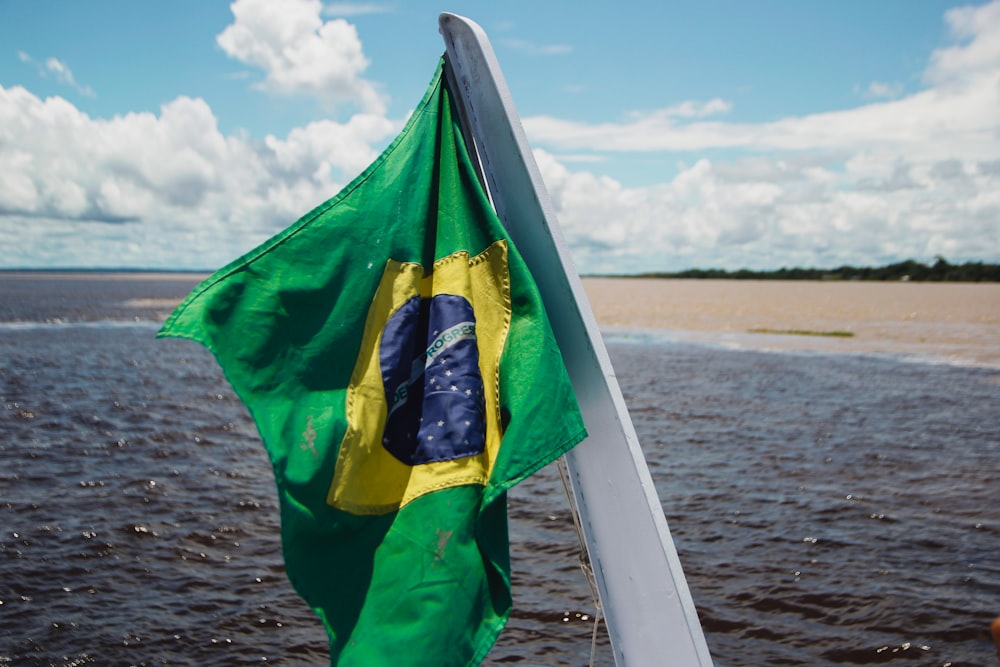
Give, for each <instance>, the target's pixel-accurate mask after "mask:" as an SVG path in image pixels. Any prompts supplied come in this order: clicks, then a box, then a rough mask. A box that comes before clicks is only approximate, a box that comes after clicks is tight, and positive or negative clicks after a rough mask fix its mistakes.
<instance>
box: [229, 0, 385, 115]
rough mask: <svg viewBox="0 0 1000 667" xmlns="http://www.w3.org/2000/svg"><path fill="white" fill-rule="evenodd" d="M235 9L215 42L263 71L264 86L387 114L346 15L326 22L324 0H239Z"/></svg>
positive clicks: (368, 111)
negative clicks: (367, 77) (345, 17)
mask: <svg viewBox="0 0 1000 667" xmlns="http://www.w3.org/2000/svg"><path fill="white" fill-rule="evenodd" d="M231 9H232V12H233V16H234V17H235V18H234V21H233V23H232V24H231V25H229V26H227V27H226V29H225V30H223V31H222V32H221V33H220V34H219V35H218V37H217V38H216V41H217V42H218V44H219V46H220V47H222V50H223V51H225V52H226V54H228V55H229V56H231V57H232V58H235V59H236V60H239V61H240V62H242V63H244V64H246V65H249V66H252V67H256V68H259V69H261V70H263V71H264V74H265V78H264V80H263V81H261V82H260V83H259V84H258V85H259V87H260V88H262V89H263V90H266V91H268V92H272V93H278V94H302V95H309V96H313V97H316V98H318V99H321V100H324V101H326V102H327V103H329V104H330V105H332V106H335V107H339V106H343V105H349V106H360V108H361V109H362V110H363V111H365V112H367V113H373V114H382V113H385V100H384V99H383V96H382V95H381V94H380V93H379V92H378V90H377V89H376V87H375V86H374V85H373V84H372V83H371V82H370V81H368V80H366V79H365V78H363V76H362V75H363V73H364V71H365V69H366V68H367V67H368V58H366V57H365V55H364V52H363V50H362V47H361V40H360V39H359V38H358V32H357V29H356V28H355V27H354V26H353V25H352V24H350V23H348V22H347V21H345V20H344V19H334V20H331V21H324V20H323V18H322V13H323V5H322V3H320V1H319V0H280V1H275V0H236V2H234V3H233V4H232V5H231Z"/></svg>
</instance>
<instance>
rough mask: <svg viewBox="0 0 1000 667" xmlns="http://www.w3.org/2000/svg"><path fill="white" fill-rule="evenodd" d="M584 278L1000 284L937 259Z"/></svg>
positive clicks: (982, 267) (999, 271) (973, 267)
mask: <svg viewBox="0 0 1000 667" xmlns="http://www.w3.org/2000/svg"><path fill="white" fill-rule="evenodd" d="M586 277H588V278H654V279H655V278H666V279H670V280H691V279H695V280H706V279H708V280H819V281H837V280H849V281H866V282H941V283H983V282H1000V264H985V263H983V262H966V263H964V264H951V263H950V262H948V260H946V259H945V258H944V257H938V258H937V261H936V262H935V263H934V264H933V265H928V264H922V263H920V262H918V261H916V260H913V259H908V260H906V261H905V262H897V263H896V264H887V265H886V266H879V267H868V266H864V267H856V266H841V267H837V268H835V269H803V268H794V269H789V268H781V269H777V270H774V271H752V270H750V269H738V270H736V271H728V270H726V269H688V270H686V271H674V272H664V271H655V272H648V273H640V274H622V275H597V274H595V275H588V276H586Z"/></svg>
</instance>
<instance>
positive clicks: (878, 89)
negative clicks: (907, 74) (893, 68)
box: [858, 81, 903, 100]
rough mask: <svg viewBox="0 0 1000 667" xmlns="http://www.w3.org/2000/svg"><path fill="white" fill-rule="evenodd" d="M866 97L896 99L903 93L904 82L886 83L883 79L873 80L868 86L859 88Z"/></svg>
mask: <svg viewBox="0 0 1000 667" xmlns="http://www.w3.org/2000/svg"><path fill="white" fill-rule="evenodd" d="M858 92H860V93H861V94H862V95H863V96H864V97H866V98H869V99H888V100H892V99H896V98H897V97H899V96H900V95H902V94H903V84H901V83H884V82H882V81H872V82H871V83H869V84H868V87H866V88H864V89H863V90H861V89H860V88H859V89H858Z"/></svg>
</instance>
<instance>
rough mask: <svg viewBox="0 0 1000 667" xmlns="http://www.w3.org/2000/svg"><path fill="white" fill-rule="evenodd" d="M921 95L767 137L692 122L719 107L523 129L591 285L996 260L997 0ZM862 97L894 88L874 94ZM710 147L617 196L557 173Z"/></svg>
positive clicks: (931, 74)
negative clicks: (687, 273)
mask: <svg viewBox="0 0 1000 667" xmlns="http://www.w3.org/2000/svg"><path fill="white" fill-rule="evenodd" d="M945 19H946V22H947V23H948V25H949V27H950V30H951V34H952V35H953V37H954V39H955V40H956V43H955V44H953V45H951V46H949V47H947V48H943V49H940V50H938V51H935V52H934V54H933V55H932V57H931V58H930V61H929V63H928V66H927V69H926V71H925V76H924V80H925V81H926V82H927V84H928V85H927V87H926V88H925V89H924V90H921V91H919V92H916V93H914V94H912V95H908V96H905V97H901V98H900V99H895V100H890V101H882V102H878V103H870V104H866V105H864V106H859V107H857V108H854V109H846V110H840V111H832V112H826V113H818V114H811V115H806V116H798V117H789V118H784V119H781V120H778V121H774V122H769V123H727V122H721V121H715V120H711V121H710V120H705V119H704V117H705V116H707V115H708V114H711V113H718V112H726V111H729V110H730V108H729V105H728V103H726V102H724V101H723V100H711V101H709V102H706V103H703V104H700V103H698V102H694V101H686V102H682V103H680V104H676V105H673V106H671V107H668V108H665V109H660V110H657V111H652V112H642V113H635V114H631V115H629V116H628V117H626V119H625V120H624V121H623V122H605V123H583V122H578V121H569V120H563V119H558V118H552V117H533V118H526V119H525V120H524V125H525V127H526V130H527V131H528V134H529V137H530V138H531V139H532V141H533V143H535V144H536V145H538V146H542V147H545V149H546V150H540V151H537V155H538V161H539V164H540V167H541V169H542V173H543V177H544V179H545V180H546V183H547V184H548V185H549V187H550V188H551V189H552V191H553V195H554V200H555V204H556V209H557V213H558V215H559V218H560V220H561V222H562V224H563V227H564V229H565V232H566V236H567V238H568V239H569V241H570V244H571V245H572V247H573V248H574V251H575V253H576V255H577V257H578V260H579V261H578V264H579V265H580V266H581V267H583V268H584V269H585V270H589V271H616V270H617V271H622V270H677V269H682V268H688V267H693V266H702V267H707V266H722V267H726V268H738V267H744V266H746V267H753V268H778V267H779V266H781V265H801V266H836V265H840V264H845V263H850V264H874V263H881V262H886V261H896V260H899V259H903V258H906V257H915V258H922V259H930V258H933V256H934V255H935V254H943V255H945V256H947V257H948V258H949V259H954V260H975V259H986V260H991V261H995V259H996V257H998V256H1000V194H998V193H1000V168H998V167H997V166H996V165H997V164H1000V2H996V1H995V2H993V3H991V4H988V5H983V6H978V7H967V8H960V9H955V10H951V11H949V12H948V13H947V14H946V15H945ZM867 93H868V94H870V95H872V96H876V97H883V98H885V97H894V96H898V95H899V94H901V93H902V88H901V87H897V86H895V85H890V84H881V83H874V84H872V85H871V86H869V88H868V90H867ZM713 149H725V150H726V151H727V152H728V153H729V154H733V153H735V155H736V156H737V157H736V158H735V159H734V158H732V157H729V158H727V159H718V158H715V159H713V160H708V159H704V158H703V159H699V160H697V161H696V162H695V164H693V165H690V166H688V165H681V167H680V168H679V172H678V174H677V175H676V176H675V177H674V178H673V179H672V180H670V181H668V182H665V183H662V184H660V185H657V186H653V187H647V188H634V189H629V188H626V187H624V186H622V185H621V184H620V183H618V182H617V181H614V180H611V179H607V178H601V177H599V176H596V175H594V174H590V173H586V172H575V173H574V172H570V171H569V170H568V169H567V168H566V167H565V166H564V164H563V163H565V162H568V161H567V160H560V159H557V158H556V157H554V156H553V154H552V151H585V152H586V154H588V155H601V154H605V155H606V154H609V153H625V152H654V151H660V152H671V151H678V152H681V151H682V152H686V153H694V154H695V155H698V154H705V152H706V151H709V150H713Z"/></svg>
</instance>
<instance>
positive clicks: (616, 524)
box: [439, 13, 712, 667]
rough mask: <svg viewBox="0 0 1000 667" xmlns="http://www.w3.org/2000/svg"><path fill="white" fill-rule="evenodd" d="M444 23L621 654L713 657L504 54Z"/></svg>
mask: <svg viewBox="0 0 1000 667" xmlns="http://www.w3.org/2000/svg"><path fill="white" fill-rule="evenodd" d="M439 26H440V31H441V34H442V36H443V37H444V41H445V45H446V48H447V61H448V66H449V67H450V68H451V70H452V71H451V73H450V76H451V77H452V81H453V82H454V84H456V85H455V86H454V88H455V89H454V91H453V92H454V94H455V95H456V96H457V97H459V98H460V99H461V105H462V107H463V110H464V114H465V120H466V121H467V123H468V126H467V128H466V130H467V134H471V137H472V143H471V144H470V146H469V148H470V152H473V150H474V152H475V153H478V159H479V162H480V165H481V168H482V174H483V177H484V178H485V181H486V185H487V188H488V190H489V193H490V196H491V198H492V200H493V205H494V207H495V208H496V212H497V215H498V216H499V217H500V219H501V221H503V224H504V226H505V227H506V228H507V231H508V233H509V234H510V237H511V239H512V241H513V242H514V245H515V247H517V249H518V251H519V252H520V253H521V255H522V256H523V258H524V261H525V262H526V263H527V265H528V268H529V269H530V270H531V273H532V275H533V276H534V278H535V281H536V282H537V283H538V289H539V292H540V293H541V296H542V301H543V302H544V304H545V308H546V310H547V312H548V315H549V319H550V320H551V323H552V329H553V333H554V334H555V337H556V340H557V342H558V344H559V348H560V350H561V351H562V354H563V358H564V360H565V362H566V367H567V369H568V370H569V375H570V379H571V380H572V382H573V387H574V389H575V391H576V395H577V400H578V401H579V403H580V408H581V410H582V412H583V418H584V422H585V424H586V426H587V430H588V432H589V434H590V435H589V436H588V437H587V439H586V440H584V441H583V442H581V443H580V444H578V445H577V446H576V447H575V448H573V449H572V450H571V451H570V452H569V453H567V454H566V463H567V467H568V469H569V476H570V482H571V488H572V491H573V496H574V500H575V503H576V506H577V508H578V510H579V513H580V522H581V524H582V528H583V535H584V540H585V542H586V545H587V551H588V554H589V556H590V561H591V564H592V566H593V569H594V574H595V578H596V580H597V587H598V592H599V595H600V598H601V606H602V608H603V612H604V614H605V622H606V623H607V626H608V633H609V635H610V638H611V645H612V649H613V650H614V655H615V662H616V664H617V665H619V666H624V665H673V666H676V667H694V666H697V667H709V666H711V665H712V658H711V656H710V655H709V652H708V646H707V645H706V643H705V637H704V634H703V632H702V628H701V624H700V622H699V621H698V614H697V611H696V610H695V606H694V602H693V601H692V599H691V593H690V591H689V590H688V586H687V581H686V580H685V578H684V573H683V571H682V570H681V564H680V560H679V558H678V557H677V551H676V549H675V548H674V543H673V540H672V538H671V537H670V529H669V528H668V527H667V520H666V518H665V517H664V515H663V509H662V507H661V506H660V501H659V498H658V497H657V494H656V489H655V488H654V486H653V480H652V477H650V474H649V469H648V468H647V467H646V460H645V458H644V457H643V454H642V451H641V449H640V448H639V441H638V438H637V437H636V434H635V429H634V428H633V426H632V421H631V419H630V418H629V415H628V411H627V409H626V407H625V401H624V399H623V398H622V394H621V390H620V389H619V387H618V381H617V380H616V378H615V375H614V370H613V369H612V367H611V361H610V359H609V357H608V353H607V350H606V349H605V347H604V342H603V339H602V338H601V334H600V331H599V329H598V326H597V321H596V319H595V318H594V315H593V312H592V311H591V309H590V304H589V302H588V301H587V297H586V294H585V293H584V290H583V283H582V282H581V281H580V278H579V276H578V274H577V272H576V269H575V268H574V267H573V265H572V261H571V259H570V254H569V250H568V249H567V247H566V244H565V242H564V240H563V238H562V233H561V232H560V230H559V227H558V225H557V224H556V218H555V214H554V211H553V208H552V204H551V202H550V201H549V197H548V193H547V192H546V190H545V186H544V185H543V183H542V179H541V175H540V173H539V171H538V166H537V165H536V164H535V160H534V157H533V156H532V153H531V148H530V146H529V145H528V141H527V137H526V136H525V134H524V130H523V129H522V127H521V122H520V119H519V118H518V116H517V111H516V109H515V108H514V103H513V100H512V98H511V95H510V91H509V89H508V88H507V83H506V81H505V80H504V78H503V74H502V73H501V71H500V65H499V63H498V62H497V59H496V55H495V54H494V52H493V48H492V46H490V42H489V39H488V38H487V37H486V33H485V32H484V31H483V30H482V28H480V27H479V26H478V25H477V24H476V23H474V22H473V21H470V20H469V19H466V18H464V17H461V16H457V15H455V14H449V13H445V14H441V16H440V19H439Z"/></svg>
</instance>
